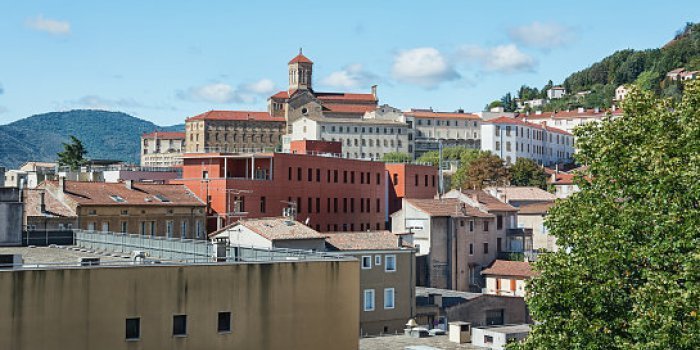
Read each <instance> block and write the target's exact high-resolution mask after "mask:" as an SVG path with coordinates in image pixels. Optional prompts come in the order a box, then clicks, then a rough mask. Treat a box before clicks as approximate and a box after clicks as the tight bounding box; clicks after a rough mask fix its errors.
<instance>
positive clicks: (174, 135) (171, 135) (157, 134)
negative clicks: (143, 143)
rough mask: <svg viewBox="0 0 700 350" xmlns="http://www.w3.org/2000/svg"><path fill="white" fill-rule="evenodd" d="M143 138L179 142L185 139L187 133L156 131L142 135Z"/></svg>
mask: <svg viewBox="0 0 700 350" xmlns="http://www.w3.org/2000/svg"><path fill="white" fill-rule="evenodd" d="M141 137H142V138H144V139H155V138H158V139H164V140H179V139H183V140H184V139H185V133H184V132H175V131H154V132H152V133H148V134H143V135H141Z"/></svg>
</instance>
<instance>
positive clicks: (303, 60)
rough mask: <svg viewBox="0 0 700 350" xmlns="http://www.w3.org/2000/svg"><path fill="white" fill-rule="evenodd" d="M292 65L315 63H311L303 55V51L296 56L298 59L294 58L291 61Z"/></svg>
mask: <svg viewBox="0 0 700 350" xmlns="http://www.w3.org/2000/svg"><path fill="white" fill-rule="evenodd" d="M292 63H313V62H311V60H310V59H309V58H308V57H306V56H304V54H302V53H301V51H299V54H298V55H296V57H294V58H292V60H291V61H289V64H292Z"/></svg>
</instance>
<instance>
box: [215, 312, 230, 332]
mask: <svg viewBox="0 0 700 350" xmlns="http://www.w3.org/2000/svg"><path fill="white" fill-rule="evenodd" d="M218 320H219V322H218V327H216V330H217V331H218V332H219V333H227V332H230V331H231V313H230V312H227V311H226V312H219V318H218Z"/></svg>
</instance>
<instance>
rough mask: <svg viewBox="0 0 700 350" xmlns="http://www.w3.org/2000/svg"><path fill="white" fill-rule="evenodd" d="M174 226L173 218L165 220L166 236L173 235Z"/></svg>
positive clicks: (170, 236)
mask: <svg viewBox="0 0 700 350" xmlns="http://www.w3.org/2000/svg"><path fill="white" fill-rule="evenodd" d="M173 226H174V223H173V221H172V220H168V221H166V222H165V236H166V237H168V238H172V237H173Z"/></svg>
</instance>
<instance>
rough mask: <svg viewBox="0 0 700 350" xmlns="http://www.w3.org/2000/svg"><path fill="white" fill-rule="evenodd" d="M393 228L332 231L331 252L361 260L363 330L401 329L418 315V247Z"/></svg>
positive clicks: (364, 332) (365, 332)
mask: <svg viewBox="0 0 700 350" xmlns="http://www.w3.org/2000/svg"><path fill="white" fill-rule="evenodd" d="M405 236H406V235H396V234H393V233H391V232H389V231H367V232H342V233H333V234H328V238H326V245H327V248H328V251H329V252H333V253H337V254H339V255H342V256H351V257H354V258H357V259H358V260H359V261H360V288H358V290H357V292H358V295H359V297H360V307H359V313H360V334H362V335H378V334H392V333H394V334H395V333H401V332H403V329H404V328H405V327H406V322H407V321H408V320H409V319H411V318H412V317H414V315H415V303H416V294H415V285H416V284H415V275H416V274H415V271H416V270H415V250H414V248H413V247H412V245H410V244H408V241H409V240H410V237H405Z"/></svg>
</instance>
